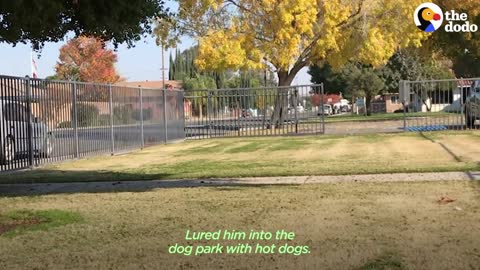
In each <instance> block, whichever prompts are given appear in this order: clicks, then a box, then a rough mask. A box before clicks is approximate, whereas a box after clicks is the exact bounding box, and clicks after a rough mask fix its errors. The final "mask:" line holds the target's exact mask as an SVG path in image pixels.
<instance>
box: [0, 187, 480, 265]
mask: <svg viewBox="0 0 480 270" xmlns="http://www.w3.org/2000/svg"><path fill="white" fill-rule="evenodd" d="M442 196H448V197H449V198H454V199H455V202H453V203H450V204H439V203H438V202H437V200H438V199H439V198H441V197H442ZM0 205H2V208H1V209H0V214H4V213H8V212H12V211H18V210H23V209H31V210H35V211H44V210H49V209H59V210H62V211H68V212H76V213H79V214H80V215H81V216H82V217H83V218H84V222H82V223H76V224H70V225H66V226H62V227H56V228H52V229H50V230H47V231H28V232H25V233H24V234H21V235H17V236H15V237H13V238H9V237H1V236H0V268H1V269H64V268H66V267H68V268H70V269H219V268H223V269H255V268H258V269H478V266H479V265H480V248H479V247H480V229H479V224H480V186H479V185H478V184H477V183H472V182H459V181H452V182H424V183H361V184H360V183H342V184H321V185H303V186H275V187H269V186H266V187H224V188H197V189H161V190H151V191H147V192H141V193H105V194H74V195H49V196H41V197H12V198H0ZM187 229H190V230H195V231H201V230H205V231H216V230H221V229H228V230H232V229H235V230H238V231H239V230H244V231H250V230H251V229H253V230H266V231H275V230H279V229H285V230H288V231H293V232H295V233H296V239H295V240H294V241H292V242H291V244H298V245H308V246H309V247H310V250H311V253H310V254H307V255H302V256H293V255H278V254H273V255H258V254H257V255H255V254H248V255H227V254H216V255H202V256H197V257H195V256H190V257H185V256H182V255H170V254H168V246H169V245H171V244H175V243H179V244H183V245H186V244H187V241H185V240H182V239H183V237H184V236H185V231H186V230H187ZM254 242H255V241H254ZM201 243H206V242H201ZM225 243H226V244H236V243H237V241H231V242H228V241H227V242H225ZM251 243H252V244H253V242H251ZM273 243H276V244H280V243H281V242H276V241H266V242H262V244H273ZM189 244H193V245H197V244H198V243H197V242H192V241H190V243H189Z"/></svg>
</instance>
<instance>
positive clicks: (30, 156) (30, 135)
mask: <svg viewBox="0 0 480 270" xmlns="http://www.w3.org/2000/svg"><path fill="white" fill-rule="evenodd" d="M31 83H32V80H31V79H30V77H28V76H27V79H26V80H25V86H26V90H27V91H26V92H27V123H28V126H27V136H28V138H27V139H28V167H30V168H31V167H33V121H32V88H31V85H30V84H31Z"/></svg>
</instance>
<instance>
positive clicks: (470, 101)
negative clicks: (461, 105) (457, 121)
mask: <svg viewBox="0 0 480 270" xmlns="http://www.w3.org/2000/svg"><path fill="white" fill-rule="evenodd" d="M476 120H480V81H475V82H473V84H472V87H471V89H470V96H469V97H468V98H467V101H466V102H465V122H466V124H467V127H468V128H473V127H474V126H475V121H476Z"/></svg>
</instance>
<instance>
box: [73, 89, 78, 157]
mask: <svg viewBox="0 0 480 270" xmlns="http://www.w3.org/2000/svg"><path fill="white" fill-rule="evenodd" d="M72 118H73V119H72V127H73V138H74V141H75V142H74V144H75V154H74V156H75V158H78V157H79V146H78V112H77V84H76V83H75V82H73V83H72Z"/></svg>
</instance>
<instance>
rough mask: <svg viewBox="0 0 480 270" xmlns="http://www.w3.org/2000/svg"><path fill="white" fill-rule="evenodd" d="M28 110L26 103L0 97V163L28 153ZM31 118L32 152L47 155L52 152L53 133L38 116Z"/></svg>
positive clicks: (5, 162) (37, 154)
mask: <svg viewBox="0 0 480 270" xmlns="http://www.w3.org/2000/svg"><path fill="white" fill-rule="evenodd" d="M28 119H29V117H28V110H27V106H26V104H24V103H22V102H18V101H10V100H1V99H0V164H8V163H10V162H12V161H13V160H14V159H15V158H17V157H19V156H26V155H28V153H29V143H30V141H29V132H28V125H29V123H28ZM31 119H32V145H33V153H34V155H36V156H40V157H49V156H51V155H52V153H53V135H52V133H51V132H49V130H48V127H47V125H45V124H44V123H42V122H41V121H40V120H39V119H38V118H35V117H33V116H31Z"/></svg>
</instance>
